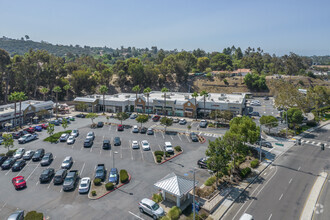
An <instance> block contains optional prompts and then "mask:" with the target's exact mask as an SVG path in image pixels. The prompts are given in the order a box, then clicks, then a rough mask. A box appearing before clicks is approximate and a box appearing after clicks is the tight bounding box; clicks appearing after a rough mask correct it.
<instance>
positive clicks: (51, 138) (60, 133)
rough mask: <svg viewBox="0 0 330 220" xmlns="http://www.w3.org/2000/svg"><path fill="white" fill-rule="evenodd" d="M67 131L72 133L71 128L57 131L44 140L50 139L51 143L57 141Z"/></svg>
mask: <svg viewBox="0 0 330 220" xmlns="http://www.w3.org/2000/svg"><path fill="white" fill-rule="evenodd" d="M65 133H67V134H70V133H71V130H67V131H61V132H57V133H55V134H53V135H51V136H49V137H47V138H45V139H44V141H48V142H50V143H56V142H57V141H58V139H59V138H60V137H61V135H62V134H65Z"/></svg>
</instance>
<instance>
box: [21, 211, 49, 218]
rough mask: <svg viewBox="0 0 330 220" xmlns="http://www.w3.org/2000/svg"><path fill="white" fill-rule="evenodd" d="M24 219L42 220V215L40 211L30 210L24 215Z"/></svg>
mask: <svg viewBox="0 0 330 220" xmlns="http://www.w3.org/2000/svg"><path fill="white" fill-rule="evenodd" d="M24 219H25V220H43V219H44V215H43V214H42V213H39V212H36V211H31V212H28V213H27V214H26V216H25V217H24Z"/></svg>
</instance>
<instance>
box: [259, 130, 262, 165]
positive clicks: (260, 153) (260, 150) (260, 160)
mask: <svg viewBox="0 0 330 220" xmlns="http://www.w3.org/2000/svg"><path fill="white" fill-rule="evenodd" d="M261 131H262V130H261V124H260V140H259V161H260V162H261Z"/></svg>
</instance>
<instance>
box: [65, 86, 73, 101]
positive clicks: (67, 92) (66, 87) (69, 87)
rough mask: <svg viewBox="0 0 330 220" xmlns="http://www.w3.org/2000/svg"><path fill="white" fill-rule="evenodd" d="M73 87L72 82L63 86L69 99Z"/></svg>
mask: <svg viewBox="0 0 330 220" xmlns="http://www.w3.org/2000/svg"><path fill="white" fill-rule="evenodd" d="M71 88H72V86H70V84H66V85H65V86H63V89H64V90H65V92H66V98H67V99H68V97H69V90H70V89H71Z"/></svg>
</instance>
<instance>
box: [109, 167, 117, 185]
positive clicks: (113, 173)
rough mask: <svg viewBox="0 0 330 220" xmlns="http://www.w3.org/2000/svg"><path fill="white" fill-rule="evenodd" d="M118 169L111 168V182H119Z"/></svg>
mask: <svg viewBox="0 0 330 220" xmlns="http://www.w3.org/2000/svg"><path fill="white" fill-rule="evenodd" d="M118 176H119V175H118V170H117V168H111V170H110V174H109V183H113V184H118V179H119V178H118Z"/></svg>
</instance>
